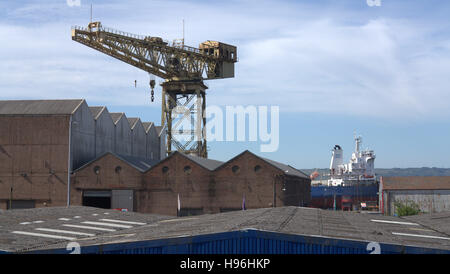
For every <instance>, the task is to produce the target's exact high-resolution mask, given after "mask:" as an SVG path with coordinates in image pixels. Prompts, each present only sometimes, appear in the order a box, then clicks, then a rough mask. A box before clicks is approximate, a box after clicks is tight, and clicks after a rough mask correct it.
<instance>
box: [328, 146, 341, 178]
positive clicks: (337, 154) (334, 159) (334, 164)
mask: <svg viewBox="0 0 450 274" xmlns="http://www.w3.org/2000/svg"><path fill="white" fill-rule="evenodd" d="M343 154H344V151H343V150H342V148H341V147H340V146H339V145H335V146H334V148H333V150H332V154H331V163H330V170H331V173H332V174H334V173H335V172H336V171H338V169H339V166H340V165H342V164H343V163H344V159H343V158H344V157H343Z"/></svg>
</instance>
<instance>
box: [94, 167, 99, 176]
mask: <svg viewBox="0 0 450 274" xmlns="http://www.w3.org/2000/svg"><path fill="white" fill-rule="evenodd" d="M94 173H95V174H97V175H98V174H100V167H99V166H95V167H94Z"/></svg>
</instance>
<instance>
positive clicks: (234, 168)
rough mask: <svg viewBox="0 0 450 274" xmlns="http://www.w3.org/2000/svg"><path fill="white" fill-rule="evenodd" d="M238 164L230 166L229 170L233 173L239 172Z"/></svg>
mask: <svg viewBox="0 0 450 274" xmlns="http://www.w3.org/2000/svg"><path fill="white" fill-rule="evenodd" d="M239 169H240V168H239V166H233V167H232V168H231V171H233V173H235V174H236V173H238V172H239Z"/></svg>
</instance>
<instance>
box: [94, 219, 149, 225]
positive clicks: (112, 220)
mask: <svg viewBox="0 0 450 274" xmlns="http://www.w3.org/2000/svg"><path fill="white" fill-rule="evenodd" d="M100 221H104V222H113V223H120V224H129V225H146V223H140V222H129V221H122V220H114V219H100Z"/></svg>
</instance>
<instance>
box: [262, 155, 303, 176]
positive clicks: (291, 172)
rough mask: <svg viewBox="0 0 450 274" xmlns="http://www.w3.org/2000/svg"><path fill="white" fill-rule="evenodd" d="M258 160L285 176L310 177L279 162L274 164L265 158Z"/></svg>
mask: <svg viewBox="0 0 450 274" xmlns="http://www.w3.org/2000/svg"><path fill="white" fill-rule="evenodd" d="M257 157H259V156H257ZM259 158H260V159H262V160H264V161H266V162H268V163H269V164H271V165H273V166H275V167H276V168H278V169H280V170H282V171H284V174H286V175H290V176H297V177H302V178H306V179H310V177H309V176H308V175H306V174H305V173H303V172H301V171H300V170H298V169H296V168H294V167H291V166H290V165H285V164H282V163H279V162H276V161H273V160H270V159H267V158H262V157H259Z"/></svg>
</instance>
